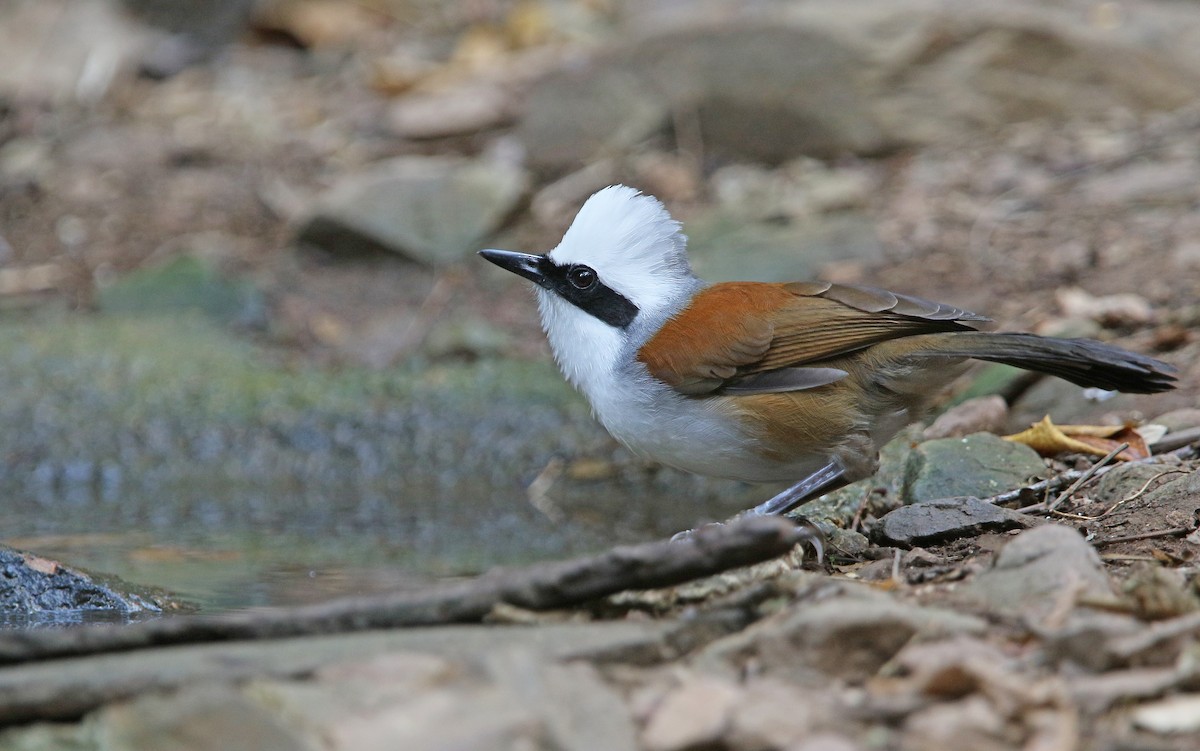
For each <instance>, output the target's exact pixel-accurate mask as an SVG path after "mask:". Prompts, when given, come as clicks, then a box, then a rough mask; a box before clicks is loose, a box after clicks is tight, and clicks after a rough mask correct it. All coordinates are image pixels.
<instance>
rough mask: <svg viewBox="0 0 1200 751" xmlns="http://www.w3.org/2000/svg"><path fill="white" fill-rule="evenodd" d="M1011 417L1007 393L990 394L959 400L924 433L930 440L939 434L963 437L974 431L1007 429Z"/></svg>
mask: <svg viewBox="0 0 1200 751" xmlns="http://www.w3.org/2000/svg"><path fill="white" fill-rule="evenodd" d="M1007 418H1008V403H1007V402H1005V401H1004V397H1002V396H997V395H995V394H990V395H988V396H977V397H975V398H973V399H967V400H966V401H964V402H962V403H961V404H956V405H955V406H953V407H951V408H950V409H948V410H946V411H945V412H943V413H942V414H940V415H938V418H937V419H936V420H934V421H933V424H932V425H930V426H929V427H928V428H925V432H924V433H923V434H922V437H923V438H924V439H925V440H927V441H929V440H933V439H936V438H961V437H963V436H967V435H970V434H972V433H998V432H1000V431H1002V430H1004V423H1005V421H1006V420H1007Z"/></svg>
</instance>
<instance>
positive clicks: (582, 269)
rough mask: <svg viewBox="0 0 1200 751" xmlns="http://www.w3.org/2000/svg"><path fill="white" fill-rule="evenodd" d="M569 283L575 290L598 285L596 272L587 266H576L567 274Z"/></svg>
mask: <svg viewBox="0 0 1200 751" xmlns="http://www.w3.org/2000/svg"><path fill="white" fill-rule="evenodd" d="M567 281H568V282H570V283H571V286H572V287H574V288H575V289H588V288H590V287H593V286H595V284H596V272H595V271H592V270H591V269H590V268H588V267H587V266H584V265H582V264H576V265H575V266H572V267H571V270H570V271H568V272H567Z"/></svg>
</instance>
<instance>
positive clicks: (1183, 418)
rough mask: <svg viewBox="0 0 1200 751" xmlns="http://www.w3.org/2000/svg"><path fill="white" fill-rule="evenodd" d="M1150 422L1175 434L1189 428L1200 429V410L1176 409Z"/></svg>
mask: <svg viewBox="0 0 1200 751" xmlns="http://www.w3.org/2000/svg"><path fill="white" fill-rule="evenodd" d="M1150 422H1152V423H1154V424H1155V425H1162V426H1163V427H1165V428H1166V429H1167V430H1168V431H1170V432H1172V433H1174V432H1177V431H1183V430H1187V429H1189V428H1195V427H1200V409H1196V408H1190V409H1176V410H1172V411H1170V412H1167V413H1166V414H1162V415H1159V416H1158V417H1156V418H1154V419H1153V420H1151V421H1150Z"/></svg>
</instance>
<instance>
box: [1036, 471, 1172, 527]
mask: <svg viewBox="0 0 1200 751" xmlns="http://www.w3.org/2000/svg"><path fill="white" fill-rule="evenodd" d="M1186 474H1188V472H1187V470H1183V469H1167V470H1163V471H1162V472H1159V473H1158V474H1156V475H1154V476H1153V477H1151V478H1150V479H1149V480H1146V482H1145V483H1143V484H1142V487H1140V488H1138V489H1137V490H1135V491H1134V492H1132V493H1130V494H1129V495H1127V496H1125V497H1124V498H1122V499H1121V500H1119V501H1117V502H1116V503H1114V504H1113V505H1111V506H1109V507H1108V508H1107V509H1106V510H1105V511H1104V513H1102V514H1097V515H1096V516H1082V515H1080V514H1068V513H1067V512H1065V511H1055V512H1054V513H1055V514H1057V515H1059V516H1065V517H1067V518H1068V519H1078V520H1079V521H1082V522H1094V521H1096V520H1097V519H1103V518H1104V517H1106V516H1108V515H1109V514H1111V513H1112V512H1114V511H1116V510H1117V509H1119V508H1121V507H1122V506H1124V505H1125V504H1126V503H1129V502H1130V501H1136V500H1137V499H1138V498H1141V497H1142V495H1143V494H1144V493H1145V492H1146V490H1147V489H1149V487H1150V486H1151V485H1152V484H1153V483H1154V481H1155V480H1157V479H1158V478H1160V477H1166V476H1167V475H1186Z"/></svg>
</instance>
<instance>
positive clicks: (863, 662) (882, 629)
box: [699, 588, 986, 686]
mask: <svg viewBox="0 0 1200 751" xmlns="http://www.w3.org/2000/svg"><path fill="white" fill-rule="evenodd" d="M985 629H986V625H985V624H984V622H983V621H982V620H980V619H978V618H974V617H972V616H968V615H962V614H959V613H955V612H952V611H949V610H942V609H940V608H923V607H918V606H915V605H909V604H906V603H900V602H896V601H895V600H893V599H891V598H889V597H886V596H882V595H876V594H875V593H872V592H869V591H866V590H860V589H858V588H853V589H849V590H848V593H847V594H846V595H844V596H841V597H832V598H830V599H827V600H822V601H820V602H804V601H801V602H797V603H795V604H793V605H791V606H790V607H788V609H786V610H784V611H783V612H781V613H778V614H776V615H774V616H771V617H769V618H766V619H764V620H762V621H759V622H758V623H756V624H754V625H752V626H750V627H749V628H747V629H746V630H744V631H742V632H740V633H737V634H734V635H732V636H729V637H726V638H724V639H721V640H719V641H717V642H714V643H713V644H711V645H709V647H707V648H706V649H705V650H704V654H703V655H702V656H701V658H700V663H699V664H706V665H709V666H713V669H716V666H719V665H721V664H724V665H725V666H727V668H728V667H729V666H732V669H734V670H736V669H737V666H738V665H741V664H742V663H743V662H744V661H746V660H748V659H750V660H753V661H754V662H755V664H757V665H758V666H759V667H760V668H761V670H762V671H763V672H764V673H766V674H767V675H771V676H775V677H778V678H781V679H784V680H788V681H792V682H796V683H800V684H802V685H817V686H819V685H823V684H824V683H826V682H827V681H828V678H829V677H830V676H832V677H835V678H838V679H841V680H845V681H848V682H852V683H856V682H861V681H865V680H866V679H867V678H869V677H871V676H872V675H874V674H875V673H876V671H878V670H879V668H880V667H882V666H883V665H884V664H885V663H886V662H887V661H888V660H890V659H891V658H892V657H893V656H894V655H895V654H896V653H897V652H899V651H900V649H901V648H902V647H903V646H904V645H905V644H907V643H908V642H909V641H910V640H911V639H913V638H914V637H917V636H920V637H922V638H926V637H928V638H933V637H940V636H946V635H951V634H962V633H965V634H979V633H982V632H983V631H984V630H985Z"/></svg>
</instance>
